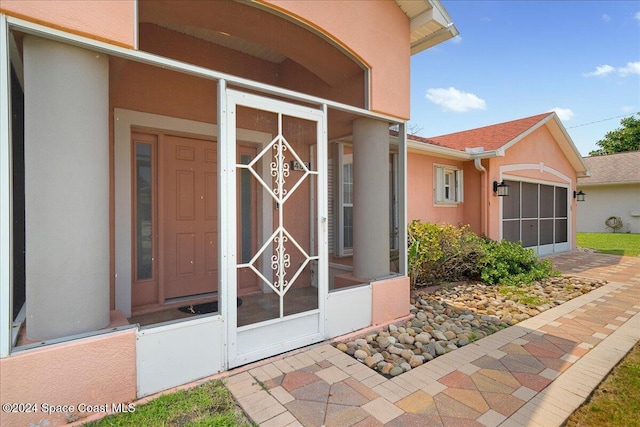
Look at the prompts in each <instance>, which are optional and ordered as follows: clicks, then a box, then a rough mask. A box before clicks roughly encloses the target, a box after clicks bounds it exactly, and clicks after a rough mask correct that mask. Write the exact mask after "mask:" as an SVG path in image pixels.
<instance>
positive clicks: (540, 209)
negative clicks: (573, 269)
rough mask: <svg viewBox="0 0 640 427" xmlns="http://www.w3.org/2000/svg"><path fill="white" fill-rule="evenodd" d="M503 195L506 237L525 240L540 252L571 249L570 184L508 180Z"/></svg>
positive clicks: (523, 241)
mask: <svg viewBox="0 0 640 427" xmlns="http://www.w3.org/2000/svg"><path fill="white" fill-rule="evenodd" d="M505 183H506V184H508V185H509V196H507V197H503V198H502V238H503V239H504V240H509V241H512V242H518V241H521V242H522V246H524V247H526V248H532V249H534V250H535V251H536V253H538V254H539V255H544V254H549V253H554V252H565V251H568V250H569V239H568V235H569V232H568V224H569V221H568V212H569V209H568V204H569V198H568V190H567V188H566V187H561V186H555V185H548V184H540V183H532V182H520V181H508V180H505Z"/></svg>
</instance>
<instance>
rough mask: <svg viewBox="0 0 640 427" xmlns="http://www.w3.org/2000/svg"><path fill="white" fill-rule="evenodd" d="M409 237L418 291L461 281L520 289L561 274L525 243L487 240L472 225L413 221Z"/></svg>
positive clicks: (413, 278)
mask: <svg viewBox="0 0 640 427" xmlns="http://www.w3.org/2000/svg"><path fill="white" fill-rule="evenodd" d="M407 234H408V247H409V250H408V264H409V275H410V277H411V284H412V285H413V286H414V287H415V286H417V285H426V284H437V283H441V282H453V281H457V280H460V279H472V280H481V281H483V282H485V283H487V284H491V285H495V284H502V285H510V286H518V285H521V284H528V283H531V282H533V281H535V280H541V279H545V278H547V277H550V276H553V275H557V274H558V272H556V271H555V270H554V269H553V266H552V264H551V261H549V260H539V259H538V257H537V256H536V255H535V253H534V252H533V250H531V249H525V248H523V247H522V244H521V243H514V242H507V241H502V242H500V243H498V242H496V241H494V240H490V239H486V238H484V239H483V238H481V237H479V236H478V235H476V234H475V233H473V232H472V231H471V227H469V226H468V225H465V226H454V225H449V224H444V225H439V224H432V223H422V222H420V221H413V222H412V223H411V224H409V227H408V233H407Z"/></svg>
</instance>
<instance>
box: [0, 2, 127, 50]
mask: <svg viewBox="0 0 640 427" xmlns="http://www.w3.org/2000/svg"><path fill="white" fill-rule="evenodd" d="M135 10H136V1H135V0H101V1H95V0H74V1H49V0H2V1H1V2H0V12H2V13H6V14H7V15H11V16H16V17H18V18H22V19H25V20H28V21H32V22H36V23H39V24H44V25H47V26H50V27H54V28H58V29H62V30H64V31H68V32H71V33H75V34H80V35H83V36H87V37H90V38H94V39H99V40H103V41H107V42H111V43H114V44H117V45H121V46H126V47H133V45H134V38H135V21H134V18H135Z"/></svg>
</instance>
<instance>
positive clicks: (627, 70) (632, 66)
mask: <svg viewBox="0 0 640 427" xmlns="http://www.w3.org/2000/svg"><path fill="white" fill-rule="evenodd" d="M618 73H619V74H620V75H621V76H622V77H625V76H628V75H629V74H640V61H638V62H627V65H626V66H625V67H622V68H618Z"/></svg>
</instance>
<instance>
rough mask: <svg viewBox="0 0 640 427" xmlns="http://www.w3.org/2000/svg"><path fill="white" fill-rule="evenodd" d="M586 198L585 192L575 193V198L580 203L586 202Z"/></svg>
mask: <svg viewBox="0 0 640 427" xmlns="http://www.w3.org/2000/svg"><path fill="white" fill-rule="evenodd" d="M584 196H586V193H585V192H583V191H582V190H580V191H577V192H576V191H574V192H573V198H574V199H576V200H577V201H578V202H584Z"/></svg>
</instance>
